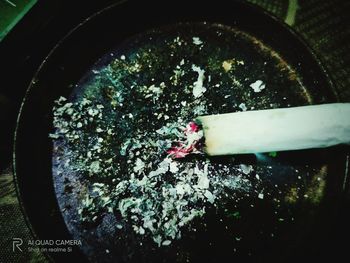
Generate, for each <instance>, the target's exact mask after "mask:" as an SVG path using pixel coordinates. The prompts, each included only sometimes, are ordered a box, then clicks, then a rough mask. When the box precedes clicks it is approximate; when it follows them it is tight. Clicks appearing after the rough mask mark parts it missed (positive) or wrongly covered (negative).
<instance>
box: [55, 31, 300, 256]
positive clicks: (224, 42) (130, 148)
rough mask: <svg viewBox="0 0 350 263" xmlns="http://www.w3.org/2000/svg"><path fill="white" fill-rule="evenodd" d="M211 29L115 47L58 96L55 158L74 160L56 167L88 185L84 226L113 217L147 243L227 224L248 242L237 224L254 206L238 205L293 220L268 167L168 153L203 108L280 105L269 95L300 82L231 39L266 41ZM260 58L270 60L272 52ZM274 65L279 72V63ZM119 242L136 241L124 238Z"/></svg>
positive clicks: (170, 242) (165, 243) (167, 243)
mask: <svg viewBox="0 0 350 263" xmlns="http://www.w3.org/2000/svg"><path fill="white" fill-rule="evenodd" d="M214 28H215V30H210V32H211V33H210V34H209V35H208V37H207V35H206V34H204V33H201V34H192V35H191V36H188V35H186V34H179V35H176V34H177V33H176V34H175V35H176V36H174V35H172V36H164V35H157V34H155V37H154V38H152V39H151V38H149V39H147V38H145V39H146V40H145V39H143V41H141V42H137V41H136V40H135V41H136V42H135V43H136V44H137V45H130V46H131V47H135V46H138V47H137V48H134V49H131V50H129V49H125V50H121V51H118V52H115V53H113V55H111V56H110V57H109V58H108V59H105V60H103V61H102V62H101V63H100V64H98V65H97V66H96V67H95V68H94V69H93V70H92V71H91V72H90V74H88V77H87V78H85V79H84V81H82V82H81V83H80V84H79V85H78V88H77V90H76V91H74V94H73V96H71V97H70V98H69V99H65V98H60V99H59V100H58V101H57V102H56V105H55V107H54V109H53V115H54V121H53V124H54V128H55V131H54V132H53V133H52V134H51V135H50V137H51V138H52V139H53V140H54V144H55V147H56V148H57V149H59V147H62V145H63V146H64V147H65V148H66V149H65V151H63V155H64V156H62V155H60V151H59V150H58V151H57V156H56V157H55V158H57V160H58V161H59V160H64V161H66V162H67V165H66V166H64V165H60V166H59V170H58V171H57V174H59V173H63V174H64V169H70V170H71V171H74V172H75V173H74V174H75V175H76V177H77V178H78V180H80V181H81V182H82V184H83V185H84V186H85V188H86V189H85V191H82V193H81V194H80V195H79V198H81V199H79V207H78V209H77V210H78V215H79V220H81V221H82V222H83V223H86V224H88V225H89V224H91V223H92V224H93V223H96V222H101V221H103V220H104V219H105V218H106V217H113V218H114V221H115V229H116V231H117V233H124V234H125V233H128V231H132V234H131V236H132V238H130V240H133V241H132V242H134V240H136V241H135V243H137V244H143V247H146V246H148V248H149V245H147V244H148V243H147V241H150V242H151V244H152V245H153V246H155V247H156V248H157V249H162V248H164V247H166V248H169V247H176V246H177V245H178V244H179V243H178V242H177V241H178V240H187V242H188V239H191V238H193V239H195V238H196V235H198V236H200V234H201V233H206V231H207V230H208V229H209V230H208V231H212V230H210V229H215V230H214V232H213V233H212V235H213V236H215V234H216V233H215V232H216V229H222V230H223V231H224V232H223V233H224V234H227V236H228V237H226V238H229V241H230V242H233V243H234V244H236V243H237V242H239V243H240V244H243V243H244V242H245V236H244V234H242V233H240V229H239V228H236V227H235V226H234V224H233V223H237V221H240V219H241V218H245V219H247V217H248V216H247V214H249V212H246V213H241V212H240V211H241V210H244V209H245V210H247V209H248V210H249V209H251V210H254V209H255V206H256V202H258V206H259V204H260V203H261V204H263V203H265V202H272V203H273V204H276V206H275V207H274V208H273V209H274V210H276V211H277V212H276V221H278V222H280V223H282V221H280V220H278V218H284V217H287V216H286V214H285V213H283V211H282V212H281V211H280V210H281V209H279V207H278V206H277V205H279V203H280V202H281V200H282V202H283V198H284V197H283V195H282V194H279V193H278V194H279V198H276V200H275V199H274V193H273V192H272V191H271V189H265V188H266V182H265V181H268V180H265V179H266V178H268V179H269V177H271V176H270V173H269V172H268V170H269V169H268V168H266V167H265V168H261V167H260V168H259V167H256V166H255V165H254V166H252V165H237V164H235V163H234V162H233V161H225V162H218V161H214V160H212V159H210V158H206V157H205V156H195V157H193V158H192V157H191V158H190V159H189V160H176V159H173V158H171V156H169V154H167V149H169V148H171V147H172V146H174V145H173V144H174V142H176V140H178V139H179V138H181V137H182V136H183V130H184V125H186V124H187V123H188V122H190V121H191V120H193V119H194V118H195V117H197V116H198V115H206V114H217V113H227V112H234V111H246V110H248V109H251V108H252V107H256V109H266V108H271V105H273V107H283V106H285V105H284V103H285V104H286V103H288V102H287V101H282V102H280V100H278V99H277V95H276V96H275V95H274V96H264V94H265V95H266V94H267V93H268V92H271V94H275V91H276V90H278V91H279V92H280V93H281V96H284V93H283V92H281V91H280V87H281V86H282V87H284V86H288V85H289V86H293V85H295V86H296V87H297V86H298V85H299V83H297V84H296V83H292V84H291V83H282V84H285V85H281V82H278V83H277V84H274V83H273V81H272V80H271V79H269V78H268V76H266V75H264V74H262V73H261V72H263V70H261V69H262V68H264V67H265V66H266V65H265V64H264V60H258V61H252V59H251V58H250V56H246V57H245V56H242V55H241V54H244V52H240V50H239V49H238V48H237V47H235V46H234V45H232V41H237V43H236V44H237V45H239V47H240V49H242V50H245V49H247V50H248V49H249V52H252V53H254V52H256V53H259V52H261V51H260V50H259V47H257V46H254V45H255V44H252V46H251V47H247V46H246V45H245V43H246V42H242V43H241V42H239V40H238V39H240V38H242V36H241V35H239V34H238V33H237V32H235V33H234V34H233V36H232V37H231V38H230V39H229V38H227V39H226V38H225V36H227V31H226V29H224V28H221V27H220V26H217V27H214ZM208 32H209V31H208ZM213 32H214V33H213ZM205 33H207V32H205ZM231 34H232V31H230V32H229V35H231ZM235 34H236V35H235ZM244 37H246V36H244ZM210 38H213V39H214V41H209V39H210ZM155 43H156V44H155ZM218 43H220V45H221V47H222V48H218ZM252 43H253V42H252ZM247 50H245V51H247ZM164 54H168V55H167V56H165V55H164ZM259 56H261V57H263V58H264V59H270V57H269V54H265V53H259ZM274 59H276V60H277V58H276V57H275V58H274ZM257 69H259V70H260V71H259V72H258V70H257ZM270 70H271V71H272V73H274V72H275V71H276V72H279V69H278V68H277V67H276V69H270ZM242 72H249V74H250V75H249V77H247V75H246V74H242ZM285 74H287V73H285ZM250 76H252V77H250ZM283 79H286V81H289V80H288V78H283ZM258 80H261V81H263V83H264V84H266V87H265V86H264V88H263V86H262V85H260V83H259V89H260V90H259V92H254V90H252V88H251V87H250V86H249V85H251V84H252V83H254V82H256V81H258ZM295 89H297V88H295ZM296 96H299V95H296ZM60 169H62V170H60ZM299 181H302V180H299ZM300 184H301V183H300ZM272 188H273V189H275V187H272ZM300 188H302V187H300ZM67 189H70V188H67ZM278 190H279V188H278V187H276V189H275V191H276V192H278ZM69 191H70V190H69ZM72 191H73V192H74V188H73V189H72ZM298 194H299V192H298ZM295 195H296V194H295V193H294V192H293V191H292V190H290V194H289V199H288V200H289V201H290V202H293V201H295V199H296V198H295ZM242 207H243V208H244V209H242ZM249 211H250V210H249ZM213 218H214V220H213ZM232 220H233V221H232ZM250 220H251V221H253V219H250ZM114 221H113V222H114ZM213 222H214V223H213ZM215 224H218V228H216V227H213V225H215ZM207 226H208V229H207ZM215 226H216V225H215ZM210 227H211V228H210ZM220 231H221V230H220ZM276 232H277V231H276ZM218 233H219V232H218ZM220 233H221V232H220ZM276 235H277V234H276ZM123 238H124V239H123ZM119 239H120V243H123V242H124V241H125V242H131V241H130V240H128V236H126V235H125V236H124V235H121V236H120V237H119V236H118V240H119ZM203 240H204V239H203ZM218 240H219V241H218ZM220 240H221V236H220V237H218V238H217V240H216V241H215V240H211V241H210V242H207V243H208V244H209V245H210V246H212V245H213V246H214V245H215V242H221V241H220ZM203 242H204V241H203ZM182 248H183V247H182ZM152 249H153V248H152ZM183 249H184V248H183ZM235 251H236V249H235ZM186 253H190V251H187V252H186V251H185V252H183V255H181V256H182V257H185V258H186V259H185V260H184V261H186V260H187V256H185V254H186ZM186 255H187V254H186Z"/></svg>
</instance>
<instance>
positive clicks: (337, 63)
mask: <svg viewBox="0 0 350 263" xmlns="http://www.w3.org/2000/svg"><path fill="white" fill-rule="evenodd" d="M115 2H118V1H116V0H114V1H113V0H99V1H97V0H95V1H92V0H91V1H88V0H85V1H82V0H75V1H68V0H50V1H39V2H38V3H37V4H36V5H35V6H34V7H33V8H32V9H31V10H30V11H29V13H28V14H27V15H26V16H25V17H24V18H23V19H22V20H21V21H20V23H18V24H17V26H16V27H15V28H14V29H13V30H12V31H11V32H10V33H9V34H8V35H7V36H6V37H5V39H4V40H3V41H2V42H0V80H1V81H0V262H44V261H45V259H44V257H43V256H42V255H40V254H36V253H28V252H27V253H21V254H18V253H13V252H12V238H13V237H21V238H23V239H24V240H25V239H30V232H29V230H28V228H27V227H26V225H25V222H24V219H23V217H22V214H21V210H20V207H19V204H18V200H17V197H16V193H15V189H14V184H13V176H12V171H11V160H12V140H13V133H14V129H15V124H16V117H17V113H18V110H19V107H20V103H21V100H22V98H23V96H24V94H25V90H26V88H27V86H28V84H29V83H30V81H31V79H32V77H33V75H34V73H35V71H36V69H37V68H38V67H39V65H40V63H41V62H42V60H43V59H44V58H45V57H46V55H47V54H48V53H49V51H50V50H51V49H52V48H53V46H54V45H55V44H56V43H57V42H58V41H59V40H60V39H61V38H62V37H63V36H64V35H65V34H67V33H68V32H69V31H70V30H71V29H72V28H73V27H75V26H76V25H78V24H79V23H80V22H82V21H83V20H84V19H86V18H87V17H89V16H90V15H92V14H93V13H95V12H96V11H98V10H100V9H102V8H103V7H106V6H108V5H110V4H113V3H115ZM196 2H197V1H196ZM248 2H251V3H253V4H257V5H259V6H261V7H262V8H264V9H265V10H268V11H269V12H271V13H272V14H274V15H275V16H277V17H278V18H280V19H281V20H282V21H284V20H286V17H288V10H291V5H293V4H294V3H297V5H298V8H297V12H296V16H295V23H294V24H293V25H292V27H293V28H294V29H295V30H296V31H297V32H298V33H299V34H300V35H302V37H303V38H304V39H305V40H306V42H307V43H308V44H309V45H310V46H311V47H312V48H313V50H314V51H315V53H316V54H317V55H318V57H319V58H320V60H321V61H322V62H323V64H324V66H325V67H326V68H327V70H328V72H329V73H330V76H331V78H332V79H333V80H334V82H335V84H336V88H337V91H338V95H339V98H340V101H342V102H350V15H349V13H350V1H348V0H332V1H329V0H298V1H295V0H294V1H293V0H248ZM198 8H199V11H200V2H198ZM135 12H136V13H137V12H140V10H135ZM0 18H1V14H0ZM130 19H132V16H131V17H130ZM128 22H129V21H125V26H126V27H127V23H128ZM287 22H289V23H290V20H287ZM349 118H350V116H349ZM349 196H350V195H349V192H348V193H347V198H348V199H346V200H345V201H344V203H343V204H342V207H343V210H342V211H341V212H340V215H339V224H338V227H337V228H336V229H334V235H333V236H332V237H331V239H330V240H329V244H325V249H327V250H328V251H327V253H325V257H326V258H325V259H329V260H331V259H333V260H336V259H341V256H348V252H347V249H348V242H347V241H346V240H348V238H349V236H350V231H349V229H350V226H349V224H350V217H349V215H348V213H347V211H350V206H349V202H348V201H349V199H350V198H349ZM343 240H344V241H343ZM346 261H347V259H344V262H346Z"/></svg>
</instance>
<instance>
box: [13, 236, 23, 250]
mask: <svg viewBox="0 0 350 263" xmlns="http://www.w3.org/2000/svg"><path fill="white" fill-rule="evenodd" d="M22 244H23V240H22V238H18V237H14V238H13V239H12V251H13V252H15V251H16V250H19V251H21V252H22V249H21V245H22Z"/></svg>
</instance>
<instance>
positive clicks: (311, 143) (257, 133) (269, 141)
mask: <svg viewBox="0 0 350 263" xmlns="http://www.w3.org/2000/svg"><path fill="white" fill-rule="evenodd" d="M196 122H197V123H199V124H201V125H202V129H203V132H204V140H205V146H204V151H205V153H206V154H208V155H210V156H215V155H230V154H247V153H264V152H274V151H289V150H301V149H311V148H324V147H329V146H334V145H338V144H350V103H331V104H323V105H312V106H301V107H291V108H280V109H269V110H256V111H246V112H235V113H227V114H218V115H208V116H200V117H198V118H197V119H196Z"/></svg>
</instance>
